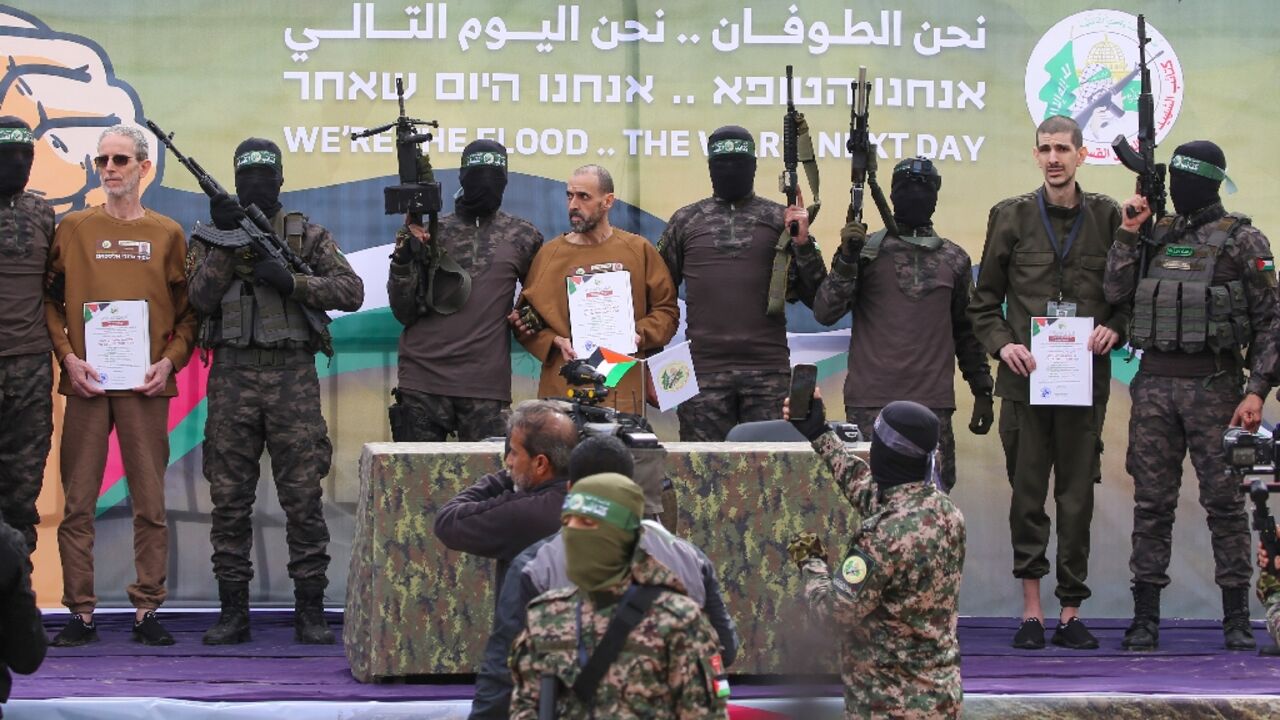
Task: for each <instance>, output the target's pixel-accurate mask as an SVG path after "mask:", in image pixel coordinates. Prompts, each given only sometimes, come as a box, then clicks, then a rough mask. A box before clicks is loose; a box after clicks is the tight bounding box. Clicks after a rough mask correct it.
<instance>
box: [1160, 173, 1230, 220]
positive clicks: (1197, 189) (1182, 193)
mask: <svg viewBox="0 0 1280 720" xmlns="http://www.w3.org/2000/svg"><path fill="white" fill-rule="evenodd" d="M1219 187H1221V183H1220V182H1219V181H1216V180H1210V179H1209V178H1206V177H1200V176H1199V175H1192V174H1190V173H1184V172H1179V171H1177V170H1170V171H1169V198H1170V199H1172V200H1173V210H1174V212H1176V213H1178V214H1179V215H1190V214H1192V213H1194V212H1195V211H1197V210H1201V209H1203V208H1207V207H1209V206H1210V205H1214V204H1217V203H1220V202H1222V198H1221V196H1219V195H1218V188H1219Z"/></svg>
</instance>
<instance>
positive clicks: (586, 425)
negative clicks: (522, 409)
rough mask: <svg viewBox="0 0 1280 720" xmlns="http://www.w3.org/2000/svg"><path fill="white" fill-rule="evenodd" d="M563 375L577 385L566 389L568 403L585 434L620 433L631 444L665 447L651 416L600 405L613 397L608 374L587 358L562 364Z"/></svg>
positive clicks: (628, 444) (623, 440)
mask: <svg viewBox="0 0 1280 720" xmlns="http://www.w3.org/2000/svg"><path fill="white" fill-rule="evenodd" d="M560 377H562V378H564V379H565V382H567V383H569V384H570V385H572V386H574V387H570V388H569V391H568V393H566V395H567V397H568V400H567V401H566V404H567V405H568V407H566V408H565V412H567V413H569V417H571V418H573V422H574V424H575V425H577V426H578V432H579V434H581V435H582V437H584V438H585V437H591V436H593V435H616V436H617V437H618V439H619V440H621V441H622V442H623V443H624V444H625V445H626V446H627V447H631V448H659V447H662V444H661V443H659V442H658V436H657V434H655V433H654V432H653V426H651V425H650V424H649V421H648V420H646V419H644V418H643V417H640V416H639V415H634V414H632V413H624V412H618V411H617V410H616V409H614V408H611V407H601V406H600V401H601V400H604V399H605V398H607V397H609V388H607V387H605V385H604V381H605V377H604V375H602V374H601V373H600V371H598V370H596V369H595V368H594V367H592V366H591V364H590V363H589V362H587V361H586V360H585V359H582V358H578V359H577V360H570V361H569V362H567V363H565V364H564V365H563V366H562V367H561V368H560Z"/></svg>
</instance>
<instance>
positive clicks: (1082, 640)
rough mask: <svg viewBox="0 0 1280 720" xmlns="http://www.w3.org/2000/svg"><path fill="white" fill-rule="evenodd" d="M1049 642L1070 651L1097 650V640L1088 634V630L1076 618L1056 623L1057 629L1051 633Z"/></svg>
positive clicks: (1082, 622)
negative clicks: (1051, 637) (1051, 636)
mask: <svg viewBox="0 0 1280 720" xmlns="http://www.w3.org/2000/svg"><path fill="white" fill-rule="evenodd" d="M1050 642H1052V643H1053V644H1054V645H1057V646H1058V647H1064V648H1070V649H1071V650H1097V649H1098V638H1096V637H1094V636H1093V633H1091V632H1089V628H1087V627H1085V626H1084V621H1083V620H1081V619H1080V618H1078V617H1074V618H1071V619H1070V620H1068V621H1066V622H1060V623H1058V627H1057V629H1055V630H1054V631H1053V640H1051V641H1050Z"/></svg>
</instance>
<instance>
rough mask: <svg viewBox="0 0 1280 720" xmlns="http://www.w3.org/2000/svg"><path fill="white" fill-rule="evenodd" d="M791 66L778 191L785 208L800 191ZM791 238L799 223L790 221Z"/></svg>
mask: <svg viewBox="0 0 1280 720" xmlns="http://www.w3.org/2000/svg"><path fill="white" fill-rule="evenodd" d="M791 82H792V79H791V66H790V65H788V66H787V114H786V115H784V116H783V117H782V177H781V179H780V180H779V185H780V186H781V187H780V188H779V189H780V190H782V192H783V193H784V194H786V196H787V207H791V206H792V205H795V204H796V194H797V193H798V192H799V191H800V176H799V175H797V174H796V166H797V165H799V164H800V151H799V149H798V148H797V143H798V142H799V130H798V129H797V125H799V123H800V113H798V112H796V104H795V101H794V100H793V99H792V97H791ZM790 230H791V237H793V238H794V237H795V236H796V235H798V234H799V233H800V223H798V222H796V221H794V220H792V221H791V227H790Z"/></svg>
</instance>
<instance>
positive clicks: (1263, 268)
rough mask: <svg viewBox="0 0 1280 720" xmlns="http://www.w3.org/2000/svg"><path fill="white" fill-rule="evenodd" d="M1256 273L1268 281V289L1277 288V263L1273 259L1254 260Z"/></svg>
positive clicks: (1258, 258) (1261, 258) (1259, 258)
mask: <svg viewBox="0 0 1280 720" xmlns="http://www.w3.org/2000/svg"><path fill="white" fill-rule="evenodd" d="M1253 269H1254V272H1257V273H1258V274H1260V275H1262V277H1263V279H1264V280H1265V281H1266V285H1267V287H1275V286H1276V261H1275V258H1271V257H1255V258H1254V259H1253Z"/></svg>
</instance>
